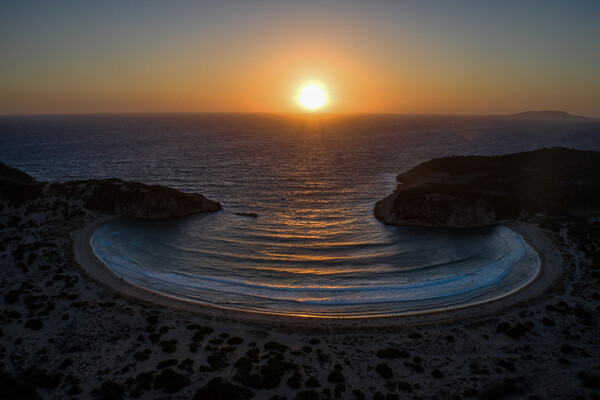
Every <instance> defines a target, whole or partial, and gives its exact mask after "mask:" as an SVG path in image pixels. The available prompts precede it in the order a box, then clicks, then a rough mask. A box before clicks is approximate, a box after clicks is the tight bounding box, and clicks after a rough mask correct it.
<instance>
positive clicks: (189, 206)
mask: <svg viewBox="0 0 600 400" xmlns="http://www.w3.org/2000/svg"><path fill="white" fill-rule="evenodd" d="M0 198H1V199H3V200H5V201H6V202H7V204H8V205H10V206H13V207H20V206H22V205H25V204H26V205H27V207H28V208H30V210H29V211H30V212H33V211H36V210H38V211H41V210H45V209H47V208H49V207H50V208H52V209H53V210H56V211H60V212H62V213H63V214H65V216H67V215H78V214H83V213H84V211H85V210H88V211H92V212H100V213H103V214H106V215H123V216H129V217H137V218H151V219H166V218H176V217H183V216H187V215H192V214H198V213H203V212H216V211H219V210H221V204H220V203H218V202H216V201H212V200H209V199H207V198H206V197H204V196H203V195H201V194H198V193H183V192H180V191H178V190H175V189H172V188H168V187H165V186H159V185H145V184H143V183H137V182H125V181H122V180H120V179H115V178H112V179H90V180H85V181H71V182H64V183H47V182H37V181H36V180H35V179H33V178H32V177H31V176H29V175H28V174H27V173H25V172H23V171H20V170H17V169H14V168H11V167H9V166H8V165H6V164H3V163H0Z"/></svg>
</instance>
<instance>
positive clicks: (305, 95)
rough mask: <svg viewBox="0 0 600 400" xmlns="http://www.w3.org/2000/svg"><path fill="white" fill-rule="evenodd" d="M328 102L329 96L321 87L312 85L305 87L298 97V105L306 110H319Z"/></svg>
mask: <svg viewBox="0 0 600 400" xmlns="http://www.w3.org/2000/svg"><path fill="white" fill-rule="evenodd" d="M326 102H327V94H325V90H323V88H321V86H319V85H317V84H315V83H311V84H308V85H304V86H303V87H302V89H300V94H299V95H298V103H300V105H301V106H302V107H304V108H306V109H309V110H317V109H319V108H321V107H323V106H324V105H325V103H326Z"/></svg>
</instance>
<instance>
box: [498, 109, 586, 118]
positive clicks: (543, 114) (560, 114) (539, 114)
mask: <svg viewBox="0 0 600 400" xmlns="http://www.w3.org/2000/svg"><path fill="white" fill-rule="evenodd" d="M505 117H507V118H522V119H588V117H584V116H581V115H573V114H569V113H568V112H566V111H525V112H521V113H517V114H510V115H505Z"/></svg>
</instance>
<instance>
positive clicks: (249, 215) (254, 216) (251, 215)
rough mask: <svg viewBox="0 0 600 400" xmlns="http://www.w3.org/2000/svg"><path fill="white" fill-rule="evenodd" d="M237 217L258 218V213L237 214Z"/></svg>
mask: <svg viewBox="0 0 600 400" xmlns="http://www.w3.org/2000/svg"><path fill="white" fill-rule="evenodd" d="M235 215H239V216H240V217H250V218H257V217H258V214H257V213H246V212H236V213H235Z"/></svg>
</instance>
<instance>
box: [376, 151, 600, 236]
mask: <svg viewBox="0 0 600 400" xmlns="http://www.w3.org/2000/svg"><path fill="white" fill-rule="evenodd" d="M396 179H397V180H398V182H400V183H401V185H399V186H398V189H396V190H395V191H394V192H393V193H392V194H391V195H390V196H388V197H386V198H385V199H383V200H381V201H379V202H378V203H377V204H376V205H375V210H374V213H375V217H376V218H377V219H379V220H380V221H382V222H384V223H386V224H389V225H413V226H424V227H449V228H471V227H479V226H487V225H494V224H497V223H499V222H502V221H507V220H517V219H520V218H523V217H526V216H532V215H536V214H543V215H546V216H564V217H586V218H589V217H592V216H600V152H595V151H580V150H571V149H566V148H562V147H560V148H550V149H541V150H535V151H528V152H524V153H515V154H508V155H503V156H493V157H485V156H458V157H444V158H438V159H434V160H431V161H427V162H425V163H422V164H420V165H418V166H416V167H415V168H413V169H411V170H409V171H407V172H404V173H402V174H400V175H398V176H397V177H396Z"/></svg>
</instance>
